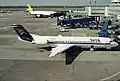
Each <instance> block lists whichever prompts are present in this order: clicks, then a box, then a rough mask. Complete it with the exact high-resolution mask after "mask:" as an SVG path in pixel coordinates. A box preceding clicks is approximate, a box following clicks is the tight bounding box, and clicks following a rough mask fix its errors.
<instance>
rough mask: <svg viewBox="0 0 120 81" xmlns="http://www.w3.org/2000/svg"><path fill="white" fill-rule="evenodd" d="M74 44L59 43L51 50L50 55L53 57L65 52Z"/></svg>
mask: <svg viewBox="0 0 120 81" xmlns="http://www.w3.org/2000/svg"><path fill="white" fill-rule="evenodd" d="M72 46H74V44H58V45H57V47H56V48H52V50H51V51H50V52H51V54H50V55H49V57H53V56H55V55H57V54H58V53H60V52H63V51H65V50H67V49H68V48H70V47H72Z"/></svg>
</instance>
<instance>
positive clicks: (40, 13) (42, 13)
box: [27, 4, 57, 17]
mask: <svg viewBox="0 0 120 81" xmlns="http://www.w3.org/2000/svg"><path fill="white" fill-rule="evenodd" d="M27 6H28V9H27V11H28V12H29V14H31V15H35V16H36V17H53V15H54V14H55V13H57V12H55V11H34V9H33V8H31V6H30V4H27Z"/></svg>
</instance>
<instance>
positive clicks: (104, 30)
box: [97, 20, 111, 37]
mask: <svg viewBox="0 0 120 81" xmlns="http://www.w3.org/2000/svg"><path fill="white" fill-rule="evenodd" d="M110 24H111V21H110V20H105V21H104V24H103V26H102V29H101V31H100V32H98V33H97V34H98V35H99V36H100V37H107V36H108V26H109V25H110Z"/></svg>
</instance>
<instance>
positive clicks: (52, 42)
mask: <svg viewBox="0 0 120 81" xmlns="http://www.w3.org/2000/svg"><path fill="white" fill-rule="evenodd" d="M48 43H51V44H97V45H110V43H100V42H98V43H95V42H93V43H92V42H90V43H88V42H86V43H84V42H83V43H82V42H63V41H62V42H61V41H59V42H48Z"/></svg>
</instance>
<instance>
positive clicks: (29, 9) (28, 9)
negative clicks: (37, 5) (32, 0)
mask: <svg viewBox="0 0 120 81" xmlns="http://www.w3.org/2000/svg"><path fill="white" fill-rule="evenodd" d="M27 6H28V8H27V11H28V12H31V11H33V8H31V6H30V4H27Z"/></svg>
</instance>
